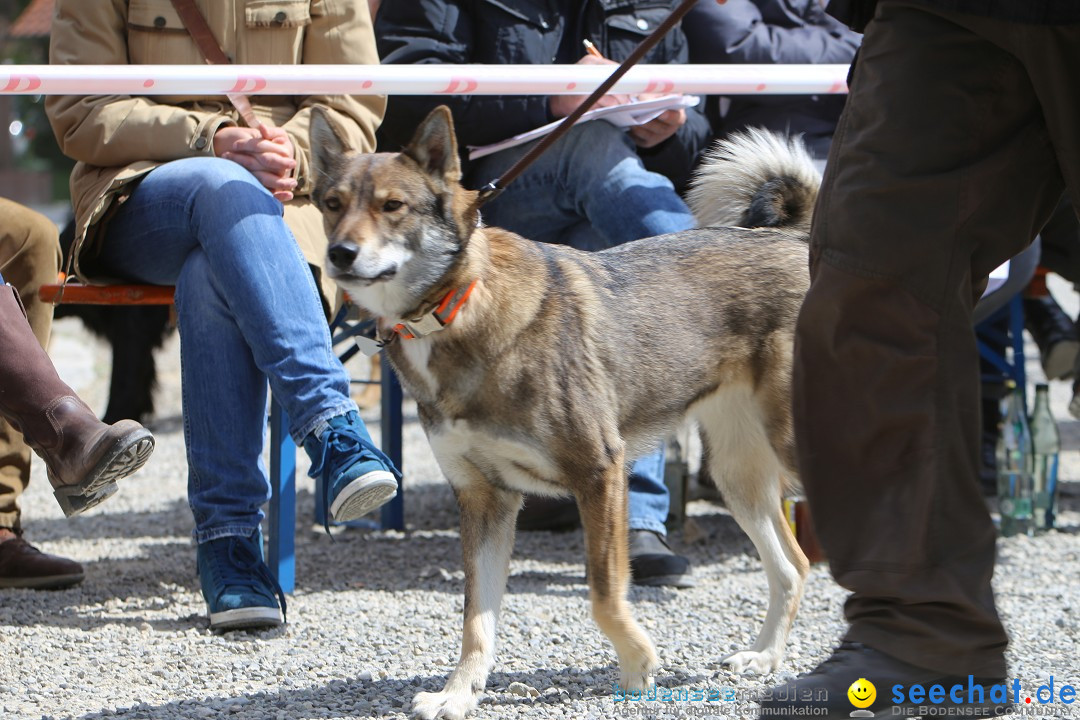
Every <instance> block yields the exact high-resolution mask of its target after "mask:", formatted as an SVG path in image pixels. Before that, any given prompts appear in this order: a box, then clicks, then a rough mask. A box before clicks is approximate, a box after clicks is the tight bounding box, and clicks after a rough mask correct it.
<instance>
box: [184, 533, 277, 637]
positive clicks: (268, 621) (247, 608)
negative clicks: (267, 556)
mask: <svg viewBox="0 0 1080 720" xmlns="http://www.w3.org/2000/svg"><path fill="white" fill-rule="evenodd" d="M197 557H198V564H199V582H200V583H201V584H202V593H203V597H204V598H205V599H206V607H207V612H208V614H209V615H210V629H211V630H250V629H254V628H266V627H277V626H278V625H281V624H283V623H284V622H285V593H283V592H282V591H281V586H280V585H278V582H277V580H275V579H274V576H273V575H272V574H271V573H270V568H268V567H267V566H266V563H265V562H264V561H263V552H262V531H261V530H256V531H255V532H254V533H252V535H251V537H243V536H240V535H229V536H227V537H222V538H217V539H215V540H210V541H209V542H205V543H201V544H200V545H199V548H198V552H197ZM279 601H280V604H279Z"/></svg>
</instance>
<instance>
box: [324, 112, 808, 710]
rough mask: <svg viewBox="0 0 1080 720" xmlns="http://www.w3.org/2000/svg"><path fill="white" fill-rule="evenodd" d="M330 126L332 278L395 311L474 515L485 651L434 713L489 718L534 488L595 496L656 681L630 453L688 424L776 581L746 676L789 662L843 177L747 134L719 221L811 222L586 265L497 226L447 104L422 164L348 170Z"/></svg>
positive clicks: (384, 160) (471, 551)
mask: <svg viewBox="0 0 1080 720" xmlns="http://www.w3.org/2000/svg"><path fill="white" fill-rule="evenodd" d="M311 133H312V148H313V162H314V165H315V169H316V172H317V174H318V176H319V178H320V180H319V182H318V183H317V188H316V191H315V202H316V203H317V204H318V205H319V207H320V208H321V209H322V211H323V213H324V216H325V221H326V229H327V234H328V237H329V238H330V245H329V251H328V263H327V267H328V272H329V273H330V275H331V276H332V277H333V278H335V279H336V280H337V282H338V283H339V284H341V285H342V286H343V287H344V288H345V289H346V290H347V291H348V292H349V294H350V296H351V297H352V298H353V299H354V300H355V301H356V302H357V303H358V304H359V305H360V306H362V307H363V308H365V309H366V310H368V311H369V312H371V313H372V314H374V315H375V316H377V317H378V318H379V323H380V331H381V333H382V336H383V337H384V338H385V339H386V341H387V346H386V351H387V352H388V353H389V354H390V359H391V361H392V362H393V365H394V368H395V370H396V371H397V372H398V374H399V375H400V376H401V379H402V382H403V383H404V384H405V385H406V387H407V388H408V389H409V391H410V392H411V393H412V395H413V397H415V398H416V402H417V405H418V407H419V414H420V420H421V422H422V424H423V427H424V430H425V432H426V433H427V436H428V439H429V441H430V443H431V446H432V449H433V450H434V452H435V456H436V458H437V459H438V461H439V465H440V467H441V468H442V470H443V472H444V473H445V474H446V477H447V478H448V480H449V481H450V483H451V485H452V486H453V488H454V492H455V494H456V496H457V500H458V503H459V505H460V508H461V539H462V543H463V546H464V559H465V577H466V580H465V627H464V637H463V641H462V650H461V659H460V661H459V663H458V665H457V668H456V669H455V670H454V672H453V673H452V674H451V675H450V678H449V680H448V681H447V683H446V686H445V688H444V689H443V690H442V692H438V693H421V694H419V695H417V697H416V699H415V701H414V709H415V710H416V712H417V713H418V714H419V715H420V716H421V717H423V718H435V717H445V718H462V717H464V716H465V715H466V714H467V713H468V712H469V711H470V710H471V709H472V708H473V707H475V705H476V695H477V693H479V692H480V691H482V690H483V688H484V686H485V683H486V681H487V676H488V672H489V671H490V669H491V667H492V664H493V657H494V654H493V650H494V642H495V623H496V617H497V615H498V612H499V605H500V602H501V599H502V593H503V590H504V587H505V585H506V578H507V573H508V570H509V562H510V552H511V548H512V547H513V545H514V521H515V517H516V515H517V512H518V510H519V508H520V506H521V499H522V493H523V492H530V493H544V494H549V495H566V494H570V495H573V496H574V497H575V498H576V500H577V503H578V506H579V508H580V511H581V518H582V523H583V525H584V528H585V540H586V548H587V571H588V582H589V590H590V596H591V600H592V609H593V617H594V618H595V620H596V622H597V624H598V625H599V626H600V628H601V629H602V630H603V632H604V633H605V634H606V635H607V637H608V638H609V639H610V640H611V642H612V644H613V645H614V646H615V651H616V653H617V654H618V657H619V667H620V672H621V677H620V681H619V682H620V685H621V686H622V687H623V688H626V689H628V690H634V689H642V688H645V687H646V686H647V685H648V683H649V682H650V676H651V675H652V674H653V673H654V672H655V671H656V670H657V667H658V662H657V656H656V652H655V650H654V648H653V644H652V642H651V641H650V639H649V638H648V636H647V635H646V634H645V633H644V632H643V631H642V629H641V628H640V627H639V626H638V624H637V622H635V620H634V619H633V617H632V615H631V612H630V606H629V604H628V602H627V599H626V594H627V588H628V578H629V561H628V556H627V537H628V529H627V480H626V459H627V458H631V457H635V456H636V455H638V454H641V453H642V452H643V451H647V450H649V449H651V448H653V447H655V446H656V443H657V441H658V440H659V439H660V438H662V437H663V436H664V435H665V434H666V433H668V432H670V431H671V430H672V429H673V428H676V427H677V426H678V425H679V424H680V423H681V422H683V420H684V418H686V417H688V416H689V417H691V418H693V419H695V420H697V421H698V422H699V423H700V424H701V426H702V427H703V428H704V432H705V433H706V434H707V436H708V440H709V445H710V448H711V450H712V457H713V466H712V473H713V476H714V477H715V478H717V480H718V481H719V484H720V487H721V489H722V491H723V493H724V497H725V499H726V500H727V503H728V506H729V508H730V510H731V512H732V514H733V515H734V516H735V519H736V520H737V521H738V522H739V524H740V526H741V527H742V528H743V529H744V530H745V531H746V533H747V534H748V535H749V536H750V538H751V539H752V540H753V542H754V544H755V545H756V547H757V549H758V551H759V552H760V554H761V558H762V562H763V564H764V566H765V570H766V573H767V574H768V578H769V587H770V599H769V610H768V614H767V616H766V619H765V625H764V628H763V630H762V633H761V635H760V637H759V638H758V640H757V642H756V643H755V644H754V646H753V648H752V649H750V650H747V651H744V652H739V653H736V654H734V655H732V656H730V657H728V658H727V659H726V662H728V663H729V664H731V665H732V666H733V667H735V668H736V669H737V670H753V671H757V672H767V671H771V670H772V669H774V668H775V667H776V666H777V665H778V663H779V662H780V659H781V657H782V655H783V651H784V645H785V643H786V640H787V634H788V631H789V629H790V627H791V623H792V621H793V619H794V617H795V613H796V610H797V607H798V603H799V598H800V595H801V592H802V586H803V579H804V577H805V575H806V571H807V562H806V559H805V558H804V557H803V554H802V553H801V552H800V550H799V547H798V545H797V544H796V543H795V540H794V538H793V537H792V534H791V531H790V529H789V528H788V525H787V523H786V522H785V520H784V517H783V515H782V513H781V504H780V501H781V493H782V490H783V485H784V483H785V480H786V481H788V482H791V481H794V473H795V466H794V460H793V457H794V454H793V447H792V442H793V441H792V431H791V418H790V409H789V406H790V399H789V394H790V372H791V357H792V335H793V329H794V325H795V318H796V314H797V313H798V309H799V306H800V303H801V302H802V298H803V295H804V293H805V292H806V288H807V285H808V273H807V243H806V231H807V227H808V224H809V217H810V213H811V209H812V206H813V201H814V198H815V196H816V192H817V186H818V182H819V178H818V176H817V173H816V171H815V170H814V169H813V166H812V164H811V163H810V160H809V158H808V157H807V155H806V154H805V151H803V150H802V149H801V147H799V146H796V145H794V144H789V143H787V142H784V141H781V140H778V139H776V138H774V137H773V136H771V135H767V134H764V133H758V134H752V135H748V136H745V137H743V138H740V139H739V140H737V141H734V142H731V143H727V144H725V145H722V146H720V148H719V150H718V152H717V154H716V156H715V157H714V158H713V159H712V160H711V161H710V163H709V165H708V169H707V170H706V172H705V174H704V175H703V176H702V179H701V180H700V181H699V182H698V186H697V189H696V191H695V193H696V197H697V200H696V201H695V203H696V211H697V212H698V213H699V215H698V217H699V218H701V217H707V220H706V222H710V223H712V222H717V223H724V224H736V223H739V224H744V225H777V226H779V225H785V226H789V227H790V229H753V230H751V229H740V228H732V227H710V228H705V229H700V230H692V231H687V232H682V233H677V234H674V235H667V236H662V237H655V238H647V239H644V240H640V241H637V242H633V243H629V244H626V245H622V246H620V247H617V248H614V249H611V250H606V251H603V252H597V253H584V252H578V251H576V250H572V249H569V248H566V247H559V246H553V245H544V244H539V243H535V242H531V241H529V240H526V239H524V238H522V237H519V236H517V235H514V234H512V233H510V232H507V231H505V230H500V229H498V228H489V227H484V226H483V225H482V224H481V223H480V218H479V215H478V212H477V210H476V207H475V205H474V201H475V200H476V193H474V192H471V191H468V190H465V189H463V188H462V187H461V185H460V182H459V181H460V179H461V170H460V166H459V161H458V153H457V144H456V142H455V139H454V131H453V126H452V123H451V118H450V113H449V111H448V110H447V109H446V108H438V109H436V110H435V111H433V112H432V113H431V115H429V116H428V118H427V119H426V120H425V121H424V123H423V124H422V125H421V127H420V128H419V129H418V130H417V132H416V135H415V137H414V138H413V141H412V142H411V144H410V145H409V146H408V147H407V148H406V149H405V150H404V151H403V152H401V153H398V154H389V153H380V154H369V155H348V154H347V153H346V150H345V148H343V147H342V145H341V143H340V141H339V140H338V138H337V136H336V135H335V133H334V132H333V129H332V127H331V126H330V124H329V122H328V120H327V117H326V116H325V115H323V114H321V113H318V112H317V113H316V114H315V116H314V118H313V122H312V130H311ZM705 207H708V208H710V209H713V210H716V211H718V212H719V215H716V214H715V213H710V214H708V215H707V216H706V213H705V212H704V210H702V209H701V208H705Z"/></svg>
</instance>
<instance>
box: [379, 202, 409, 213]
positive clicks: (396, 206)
mask: <svg viewBox="0 0 1080 720" xmlns="http://www.w3.org/2000/svg"><path fill="white" fill-rule="evenodd" d="M404 206H405V203H403V202H401V201H400V200H387V201H386V202H384V203H383V206H382V209H383V212H394V211H395V210H400V209H401V208H402V207H404Z"/></svg>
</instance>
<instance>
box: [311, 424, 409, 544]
mask: <svg viewBox="0 0 1080 720" xmlns="http://www.w3.org/2000/svg"><path fill="white" fill-rule="evenodd" d="M317 432H318V436H317V437H316V433H314V432H313V433H312V434H310V435H308V436H307V438H305V439H304V450H306V451H307V454H308V456H309V457H310V458H311V470H310V471H309V472H308V475H310V476H311V477H313V478H321V479H322V490H323V496H322V498H320V499H319V500H317V502H321V503H322V507H323V511H324V512H323V517H325V518H326V531H327V532H330V527H329V524H330V518H333V519H334V520H335V521H337V522H349V521H350V520H358V519H360V518H362V517H363V516H365V515H367V514H368V513H369V512H371V511H372V510H375V509H377V508H378V507H380V506H381V505H384V504H385V503H387V502H389V501H390V500H392V499H393V498H394V496H395V495H397V487H398V480H400V479H401V473H400V472H398V469H397V468H396V467H394V463H392V462H391V461H390V458H388V457H386V455H384V454H383V452H382V451H381V450H379V448H377V447H375V443H373V442H372V441H371V436H370V435H368V431H367V428H365V427H364V423H363V421H362V420H361V419H360V415H359V414H358V413H356V412H355V411H352V412H348V413H346V414H344V415H339V416H337V417H333V418H330V420H329V421H328V422H327V424H326V426H325V428H323V429H322V430H321V432H320V431H317Z"/></svg>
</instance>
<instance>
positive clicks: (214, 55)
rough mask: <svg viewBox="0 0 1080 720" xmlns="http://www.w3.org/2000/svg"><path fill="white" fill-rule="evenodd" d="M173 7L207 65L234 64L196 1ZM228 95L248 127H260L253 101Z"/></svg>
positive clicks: (178, 1)
mask: <svg viewBox="0 0 1080 720" xmlns="http://www.w3.org/2000/svg"><path fill="white" fill-rule="evenodd" d="M172 5H173V8H174V9H175V10H176V14H177V15H179V16H180V22H182V23H184V28H185V29H186V30H187V31H188V34H189V35H191V39H192V40H194V41H195V44H196V45H198V46H199V52H201V53H202V55H203V59H204V60H206V64H207V65H230V64H232V61H231V60H229V56H228V55H226V54H225V51H224V50H222V49H221V44H220V43H218V41H217V38H215V37H214V31H213V30H211V29H210V25H209V24H207V22H206V18H204V17H203V14H202V13H201V12H199V8H198V7H196V5H195V0H172ZM226 95H227V96H228V98H229V102H231V103H232V105H233V107H234V108H236V111H237V112H238V113H240V117H242V118H243V119H244V122H245V123H247V125H248V127H253V128H255V127H259V120H258V118H256V117H255V112H254V111H253V110H252V109H251V101H250V100H248V98H247V95H241V94H240V93H226Z"/></svg>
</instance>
